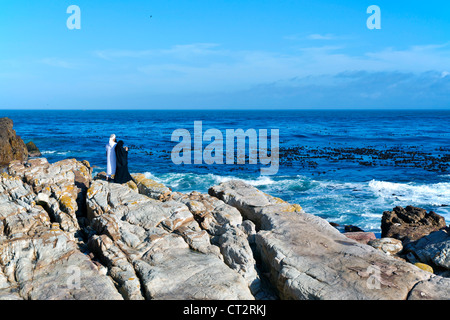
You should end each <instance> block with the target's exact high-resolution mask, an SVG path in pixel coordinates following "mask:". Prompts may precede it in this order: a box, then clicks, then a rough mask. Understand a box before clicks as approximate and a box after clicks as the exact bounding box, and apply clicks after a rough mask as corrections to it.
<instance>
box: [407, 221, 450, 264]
mask: <svg viewBox="0 0 450 320" xmlns="http://www.w3.org/2000/svg"><path fill="white" fill-rule="evenodd" d="M405 252H407V253H408V254H409V255H408V256H407V258H408V259H409V260H410V261H411V262H417V261H419V262H422V263H426V264H431V265H435V266H439V267H442V268H445V269H449V270H450V235H449V234H448V231H447V230H440V231H435V232H432V233H430V234H429V235H428V236H425V237H423V238H420V239H419V240H417V241H414V242H411V243H409V244H407V245H406V246H405Z"/></svg>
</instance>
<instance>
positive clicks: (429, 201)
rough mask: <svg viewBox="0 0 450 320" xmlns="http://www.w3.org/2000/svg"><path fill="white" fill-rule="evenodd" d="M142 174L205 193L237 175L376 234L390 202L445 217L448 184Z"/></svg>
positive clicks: (329, 217)
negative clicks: (431, 211) (422, 208)
mask: <svg viewBox="0 0 450 320" xmlns="http://www.w3.org/2000/svg"><path fill="white" fill-rule="evenodd" d="M145 175H146V177H147V178H150V179H153V180H155V181H157V182H161V183H163V184H165V185H167V186H170V187H171V188H172V189H174V190H175V191H181V192H189V191H194V190H195V191H199V192H207V191H208V189H209V188H210V187H212V186H214V185H218V184H220V183H221V182H225V181H229V180H233V179H238V180H242V181H244V182H246V183H248V184H250V185H253V186H255V187H256V188H258V189H260V190H263V191H264V192H266V193H268V194H271V195H273V196H276V197H280V198H282V199H284V200H286V201H289V202H291V203H298V204H300V205H301V206H302V207H303V208H304V209H305V211H306V212H308V213H311V214H315V215H318V216H322V217H324V218H325V219H327V220H328V221H331V222H336V223H339V224H354V225H357V226H359V227H361V228H362V229H364V230H372V231H375V232H378V231H379V229H380V221H381V216H382V214H383V211H386V210H391V209H392V208H394V207H395V206H398V205H400V206H407V205H413V206H418V207H425V208H428V209H430V208H432V209H433V210H435V211H436V212H437V213H438V214H441V215H443V216H444V217H445V218H446V219H450V207H441V205H443V204H447V205H450V203H449V201H450V183H436V184H415V183H394V182H386V181H377V180H372V181H369V182H340V181H318V180H312V179H309V178H306V177H303V176H301V175H298V176H286V177H283V176H273V177H268V176H260V177H256V178H253V179H249V178H246V179H243V178H239V177H236V176H220V175H215V174H211V173H210V174H194V173H166V174H161V175H157V176H156V175H154V174H152V173H151V172H147V173H145Z"/></svg>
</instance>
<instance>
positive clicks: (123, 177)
mask: <svg viewBox="0 0 450 320" xmlns="http://www.w3.org/2000/svg"><path fill="white" fill-rule="evenodd" d="M132 179H133V178H132V177H131V175H130V173H129V172H128V151H126V150H125V148H124V147H123V141H122V140H120V141H119V142H117V145H116V175H115V176H114V182H117V183H126V182H128V181H130V180H132Z"/></svg>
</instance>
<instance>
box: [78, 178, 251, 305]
mask: <svg viewBox="0 0 450 320" xmlns="http://www.w3.org/2000/svg"><path fill="white" fill-rule="evenodd" d="M87 204H88V212H89V213H90V214H89V216H90V217H91V226H92V228H94V229H95V230H96V232H97V233H98V234H99V236H96V237H93V238H92V239H91V241H90V242H89V243H90V248H91V249H92V250H93V251H94V252H96V255H97V256H98V257H99V258H100V259H101V260H102V261H103V263H104V264H105V265H106V266H107V267H108V273H109V274H110V275H111V277H112V278H113V279H114V280H115V281H116V282H117V283H118V284H119V287H120V290H122V291H123V294H124V296H125V297H126V298H129V299H140V298H142V297H144V298H146V299H177V300H178V299H183V300H184V299H220V300H222V299H254V297H253V296H252V294H251V292H250V290H249V288H248V285H247V283H246V282H245V280H244V278H243V277H242V276H241V275H239V273H238V272H236V271H233V270H232V269H230V268H229V267H228V266H227V265H226V264H225V263H224V262H223V259H221V257H219V256H220V253H219V249H218V248H217V247H216V248H215V249H214V246H212V245H211V243H210V242H209V236H208V235H207V233H205V231H204V230H201V228H200V226H199V225H198V224H197V222H196V221H195V220H194V215H193V214H192V213H191V212H190V211H189V209H188V207H187V206H186V205H185V204H183V203H182V202H180V201H176V200H173V199H172V200H167V201H164V202H163V201H157V200H154V199H152V198H150V197H148V196H145V195H142V194H139V193H136V192H135V191H133V190H131V189H129V188H128V187H126V186H123V185H118V184H113V183H107V182H105V181H101V180H96V181H94V182H93V183H92V185H91V187H90V188H89V190H88V192H87ZM119 271H120V272H119ZM135 278H138V279H139V283H141V284H142V286H143V287H142V288H139V287H138V286H137V282H136V283H130V282H129V281H132V280H129V279H133V280H134V279H135ZM127 279H128V280H129V281H128V280H127Z"/></svg>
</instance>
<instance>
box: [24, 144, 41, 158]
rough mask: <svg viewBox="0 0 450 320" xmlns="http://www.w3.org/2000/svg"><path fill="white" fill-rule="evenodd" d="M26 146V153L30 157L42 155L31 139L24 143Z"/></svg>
mask: <svg viewBox="0 0 450 320" xmlns="http://www.w3.org/2000/svg"><path fill="white" fill-rule="evenodd" d="M26 146H27V150H28V155H29V156H30V157H40V156H42V154H41V151H39V149H38V147H36V145H35V144H34V142H33V141H30V142H28V143H27V144H26Z"/></svg>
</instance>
